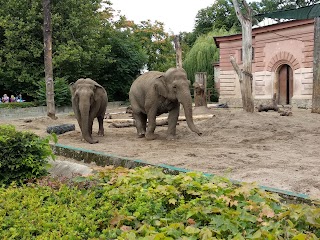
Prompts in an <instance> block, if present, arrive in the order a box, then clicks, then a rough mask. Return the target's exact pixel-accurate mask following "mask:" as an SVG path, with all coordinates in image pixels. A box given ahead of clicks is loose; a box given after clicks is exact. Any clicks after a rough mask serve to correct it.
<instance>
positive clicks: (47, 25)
mask: <svg viewBox="0 0 320 240" xmlns="http://www.w3.org/2000/svg"><path fill="white" fill-rule="evenodd" d="M43 19H44V20H43V39H44V66H45V81H46V99H47V115H48V117H50V118H52V119H57V117H56V115H55V114H56V109H55V103H54V85H53V69H52V27H51V4H50V0H43Z"/></svg>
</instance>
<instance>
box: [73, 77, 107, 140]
mask: <svg viewBox="0 0 320 240" xmlns="http://www.w3.org/2000/svg"><path fill="white" fill-rule="evenodd" d="M70 91H71V96H72V108H73V111H74V114H75V117H76V119H77V121H78V124H79V127H80V130H81V134H82V137H83V138H84V139H85V140H86V141H87V142H88V143H98V142H99V141H98V140H94V139H93V138H92V125H93V120H94V119H95V118H97V119H98V123H99V131H98V135H99V136H104V128H103V119H104V115H105V113H106V109H107V104H108V95H107V92H106V90H105V89H104V88H103V87H102V86H101V85H100V84H98V83H97V82H96V81H94V80H92V79H90V78H80V79H78V80H77V81H76V82H75V83H71V84H70Z"/></svg>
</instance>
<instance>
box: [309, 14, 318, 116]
mask: <svg viewBox="0 0 320 240" xmlns="http://www.w3.org/2000/svg"><path fill="white" fill-rule="evenodd" d="M311 112H312V113H320V17H317V18H315V19H314V49H313V94H312V109H311Z"/></svg>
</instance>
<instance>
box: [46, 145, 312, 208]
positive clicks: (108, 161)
mask: <svg viewBox="0 0 320 240" xmlns="http://www.w3.org/2000/svg"><path fill="white" fill-rule="evenodd" d="M51 147H52V149H53V152H54V154H56V155H61V156H64V157H68V158H72V159H75V160H78V161H80V162H83V163H87V164H90V163H91V164H92V163H95V164H96V165H97V166H102V167H103V166H110V165H112V166H115V167H118V166H121V167H125V168H135V167H139V166H155V167H160V168H162V169H163V172H164V173H167V174H179V173H180V172H191V171H192V170H189V169H185V168H178V167H174V166H169V165H166V164H151V163H148V162H146V161H142V160H137V159H131V158H126V157H120V156H115V155H112V154H108V153H104V152H97V151H93V150H88V149H82V148H75V147H72V146H66V145H62V144H55V145H51ZM203 174H204V175H206V176H214V174H210V173H203ZM230 181H231V182H233V183H234V184H241V182H239V181H235V180H232V179H230ZM259 187H260V188H261V189H264V190H265V191H268V192H273V193H276V194H278V195H280V196H281V197H283V199H284V201H285V202H287V203H290V202H292V203H307V204H311V200H310V198H309V196H308V195H305V194H301V193H295V192H290V191H286V190H281V189H276V188H271V187H266V186H259Z"/></svg>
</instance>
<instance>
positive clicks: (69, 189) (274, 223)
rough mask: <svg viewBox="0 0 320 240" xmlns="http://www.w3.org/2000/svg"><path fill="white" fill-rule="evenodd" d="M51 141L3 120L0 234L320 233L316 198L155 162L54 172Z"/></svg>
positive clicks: (203, 235) (25, 236) (235, 235)
mask: <svg viewBox="0 0 320 240" xmlns="http://www.w3.org/2000/svg"><path fill="white" fill-rule="evenodd" d="M53 139H54V140H56V139H55V138H53ZM49 140H50V138H45V139H41V138H39V137H38V136H36V135H35V134H33V133H29V132H19V131H16V130H15V128H14V127H13V126H10V125H0V239H19V240H20V239H120V240H121V239H123V240H130V239H159V240H160V239H166V240H170V239H191V240H192V239H203V240H205V239H297V240H299V239H319V238H320V208H319V206H318V205H317V203H314V205H312V206H310V205H307V204H285V203H283V202H281V198H280V197H279V196H278V195H276V194H271V193H268V192H265V191H263V190H261V189H259V188H257V186H256V185H254V184H247V183H245V184H243V185H241V186H239V185H237V186H236V185H234V184H232V183H231V182H230V181H228V180H226V179H222V178H217V177H208V176H205V175H204V174H202V173H196V172H190V173H180V174H179V175H169V174H165V173H164V172H163V170H162V169H160V168H155V167H143V168H137V169H135V170H129V169H125V168H113V167H106V168H105V169H104V171H102V172H99V173H97V174H96V175H93V176H90V177H87V178H84V177H79V176H78V177H74V178H72V179H67V178H58V179H53V178H50V177H49V176H46V175H47V173H48V172H47V169H48V166H47V165H48V157H53V154H52V150H51V148H50V145H49Z"/></svg>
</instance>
